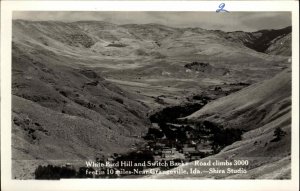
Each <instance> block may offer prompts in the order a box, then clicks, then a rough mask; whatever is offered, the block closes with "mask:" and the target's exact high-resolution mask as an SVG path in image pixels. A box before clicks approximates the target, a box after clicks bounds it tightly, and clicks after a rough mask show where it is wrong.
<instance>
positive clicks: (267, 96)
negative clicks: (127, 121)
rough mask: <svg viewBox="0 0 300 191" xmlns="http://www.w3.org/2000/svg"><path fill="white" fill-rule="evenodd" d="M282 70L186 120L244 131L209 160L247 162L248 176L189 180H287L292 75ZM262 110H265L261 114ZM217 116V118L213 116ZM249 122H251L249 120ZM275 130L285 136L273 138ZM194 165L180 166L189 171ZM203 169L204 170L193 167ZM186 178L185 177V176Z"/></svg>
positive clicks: (289, 155) (162, 176)
mask: <svg viewBox="0 0 300 191" xmlns="http://www.w3.org/2000/svg"><path fill="white" fill-rule="evenodd" d="M290 72H291V71H290V69H287V70H285V71H283V72H282V73H280V74H278V75H277V76H275V77H274V78H272V79H270V80H267V81H265V82H262V83H258V84H254V85H252V86H250V87H248V88H246V89H243V90H241V91H239V92H237V93H234V94H231V95H229V96H227V97H223V98H221V99H219V100H216V101H213V102H211V103H210V104H207V105H206V106H205V107H204V108H202V109H201V110H199V111H198V112H196V113H194V114H192V115H191V116H189V117H188V118H189V119H190V120H201V119H208V120H212V121H216V122H219V123H222V124H224V123H225V122H226V123H225V124H227V125H226V127H235V128H240V129H247V130H249V131H247V132H246V133H245V134H243V137H242V140H241V141H238V142H235V143H233V144H232V145H229V146H227V147H225V148H224V149H223V150H222V151H221V152H220V153H218V154H216V155H213V156H210V157H208V158H205V159H201V161H207V160H208V159H213V160H214V159H219V160H223V161H224V160H225V159H226V160H229V161H231V160H233V159H248V160H250V162H249V163H250V165H249V167H247V168H248V173H247V174H236V175H235V174H200V175H190V176H188V177H189V178H199V177H202V178H247V179H249V178H266V179H268V178H270V179H273V178H278V179H279V178H289V177H290V170H291V166H290V160H291V73H290ZM262 111H264V112H263V113H264V114H263V113H262ZM216 116H218V117H216ZM251 119H252V120H251ZM276 127H280V128H282V130H283V131H285V132H286V135H285V136H284V137H283V138H282V139H281V140H279V141H272V140H273V139H274V130H275V128H276ZM191 167H195V166H194V163H193V162H192V163H190V164H189V165H187V166H183V167H182V168H183V169H187V170H189V169H190V168H191ZM196 168H198V169H201V170H204V169H207V167H196ZM183 176H184V175H171V176H165V175H156V176H153V177H154V178H183ZM184 178H186V176H184Z"/></svg>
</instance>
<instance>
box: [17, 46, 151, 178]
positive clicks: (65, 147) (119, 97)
mask: <svg viewBox="0 0 300 191" xmlns="http://www.w3.org/2000/svg"><path fill="white" fill-rule="evenodd" d="M68 61H70V60H66V59H65V58H64V57H59V56H57V55H56V54H54V53H53V52H51V51H48V50H46V49H44V48H42V47H40V49H38V48H37V47H36V46H30V44H29V43H28V44H27V45H24V44H22V43H19V42H18V41H13V49H12V94H13V100H12V135H13V136H12V140H13V141H12V151H13V156H12V158H13V160H14V162H16V163H17V164H16V165H21V164H23V165H25V166H26V164H28V161H36V160H37V161H39V162H34V164H33V166H29V167H28V168H25V169H24V171H25V172H23V170H22V169H21V168H14V169H16V170H17V171H16V172H14V173H13V177H17V178H29V177H30V178H32V172H33V171H34V168H35V167H36V166H37V164H38V163H40V162H41V161H44V163H45V164H48V163H54V164H56V163H58V164H60V163H66V162H70V161H74V160H75V161H76V160H84V159H88V158H89V159H95V157H97V156H98V157H99V156H107V155H109V154H112V153H114V152H117V153H120V152H126V151H128V150H129V149H130V148H131V147H133V146H135V144H138V143H140V142H142V140H141V138H139V137H140V136H141V135H143V134H144V133H145V132H146V131H147V129H148V127H149V124H150V122H149V121H148V119H147V118H146V113H147V111H148V108H147V107H146V106H145V105H144V104H142V103H141V102H139V101H137V99H138V97H136V96H135V95H132V94H130V93H128V92H126V91H124V90H122V89H120V88H119V87H117V86H115V85H113V84H111V83H109V82H107V81H106V80H105V79H103V78H102V77H101V76H100V75H99V73H97V72H95V71H93V70H91V69H89V68H86V67H83V66H78V65H72V64H70V63H68ZM46 161H48V162H46ZM29 163H30V162H29ZM81 165H82V164H81ZM22 173H24V174H25V175H26V176H25V177H23V175H22Z"/></svg>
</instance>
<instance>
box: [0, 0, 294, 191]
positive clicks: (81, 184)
mask: <svg viewBox="0 0 300 191" xmlns="http://www.w3.org/2000/svg"><path fill="white" fill-rule="evenodd" d="M225 3H226V7H227V9H230V11H292V38H293V40H292V48H293V52H292V53H293V55H292V63H293V64H292V79H293V80H292V179H291V180H176V181H175V180H157V179H155V180H136V179H129V180H128V179H126V180H120V179H118V180H116V179H109V180H108V179H85V180H60V181H36V180H26V181H20V180H11V131H10V129H11V34H12V33H11V21H12V11H25V10H27V11H215V10H216V8H217V6H218V5H219V4H220V1H209V2H208V1H164V2H163V1H153V2H151V1H131V2H130V1H128V2H127V1H111V2H108V1H98V2H95V1H85V2H82V1H59V2H58V1H54V2H53V1H43V2H41V1H2V2H1V184H2V185H1V189H3V190H239V191H243V190H263V191H268V190H270V191H275V190H282V191H284V190H298V189H299V188H298V187H299V182H298V180H299V171H298V169H299V158H298V157H299V13H298V8H299V4H298V2H297V1H289V2H287V1H285V2H280V1H260V2H257V1H241V2H238V1H227V2H226V1H225Z"/></svg>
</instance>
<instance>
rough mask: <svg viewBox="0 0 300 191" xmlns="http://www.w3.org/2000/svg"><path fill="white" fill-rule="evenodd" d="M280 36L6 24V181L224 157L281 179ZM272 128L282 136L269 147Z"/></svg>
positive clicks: (283, 89) (284, 90) (285, 96)
mask: <svg viewBox="0 0 300 191" xmlns="http://www.w3.org/2000/svg"><path fill="white" fill-rule="evenodd" d="M290 35H291V27H287V28H284V29H279V30H271V31H265V30H264V31H257V32H254V33H249V32H229V33H226V32H223V31H217V30H205V29H201V28H174V27H169V26H164V25H159V24H139V25H138V24H128V25H116V24H113V23H108V22H102V21H78V22H60V21H26V20H14V21H13V42H12V160H13V162H12V164H13V166H15V167H16V168H14V169H13V178H16V179H32V178H34V171H35V169H37V167H38V165H49V164H50V165H55V166H62V165H65V164H66V163H68V164H71V165H72V166H74V167H75V168H76V169H78V170H79V168H80V167H82V166H83V165H84V164H85V163H84V161H86V160H96V159H97V160H108V159H109V160H114V161H115V160H116V161H118V160H119V161H121V160H124V159H128V158H136V160H137V161H139V160H142V158H143V157H144V156H145V157H146V159H147V160H148V159H151V160H152V159H153V160H154V159H155V161H162V160H164V161H174V159H176V160H179V161H182V162H191V161H195V160H202V159H203V158H207V157H215V156H216V157H221V158H228V157H229V158H230V157H232V155H233V154H235V155H234V156H239V157H250V158H251V157H254V158H255V157H263V159H262V160H259V161H257V159H256V158H255V159H254V160H255V161H256V162H253V165H254V167H253V169H255V168H258V167H261V166H263V165H266V166H265V168H271V167H269V166H268V165H271V164H274V166H276V164H277V163H278V164H279V167H278V168H281V167H282V168H284V172H286V173H283V174H280V175H278V178H282V177H287V176H288V172H289V170H288V169H289V167H288V165H286V162H281V160H289V157H290V142H289V138H290V118H291V117H290V104H291V102H290V96H291V88H290V85H291V84H290V83H291V73H290V72H291V71H290V65H291V63H290V56H291V46H290V43H291V38H290ZM245 39H247V41H244V40H245ZM246 42H247V43H246ZM262 42H264V47H263V49H259V50H258V49H257V47H261V45H260V43H262ZM278 124H282V126H281V127H282V129H284V132H286V135H285V136H284V137H283V139H281V140H280V141H275V142H271V140H273V134H272V133H273V131H274V129H275V128H276V127H277V126H278ZM255 141H256V144H255V145H256V146H255V147H252V146H251V145H254V143H252V142H255ZM265 142H267V143H268V144H267V145H266V146H262V145H264V144H265ZM259 145H260V146H259ZM249 147H251V148H252V150H249ZM237 150H238V151H239V152H238V153H237V152H235V151H237ZM139 151H141V152H139ZM282 151H284V152H282ZM170 153H171V154H170ZM174 153H175V154H174ZM258 153H262V154H261V155H260V154H258ZM271 153H273V154H271ZM270 157H271V159H270ZM272 157H273V158H272ZM276 157H277V158H276ZM278 157H279V159H278ZM268 162H270V163H269V164H267V163H268ZM281 163H284V166H281V165H280V164H281ZM272 169H273V167H272ZM163 170H168V169H163ZM270 171H271V170H270ZM274 171H276V168H275V170H274ZM270 174H271V172H270ZM281 175H282V176H281ZM251 176H253V177H263V176H266V177H269V176H268V174H265V175H263V174H255V172H254V171H253V173H251ZM169 177H170V176H164V175H157V176H155V175H154V178H169ZM197 177H198V178H199V176H197ZM197 177H196V178H197ZM171 178H174V177H173V176H171ZM175 178H177V177H175ZM179 178H180V176H179ZM181 178H182V177H181ZM210 178H214V177H210ZM233 178H234V176H233ZM237 178H240V177H238V176H237ZM245 178H249V176H246V175H245ZM276 178H277V177H276Z"/></svg>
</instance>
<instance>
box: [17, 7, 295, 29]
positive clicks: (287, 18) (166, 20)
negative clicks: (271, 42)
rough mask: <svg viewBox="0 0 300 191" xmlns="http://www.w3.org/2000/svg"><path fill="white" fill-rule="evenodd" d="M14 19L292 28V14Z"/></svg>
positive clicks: (30, 14) (28, 15) (37, 14)
mask: <svg viewBox="0 0 300 191" xmlns="http://www.w3.org/2000/svg"><path fill="white" fill-rule="evenodd" d="M13 19H24V20H35V21H37V20H55V21H64V22H72V21H80V20H93V21H95V20H96V21H106V22H111V23H114V24H147V23H157V24H162V25H167V26H171V27H200V28H203V29H213V30H223V31H247V32H253V31H257V30H261V29H280V28H284V27H287V26H291V14H290V13H289V12H230V13H216V12H154V11H152V12H151V11H148V12H120V11H114V12H111V11H110V12H96V11H88V12H87V11H86V12H75V11H64V12H58V11H26V12H25V11H16V12H14V13H13Z"/></svg>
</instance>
